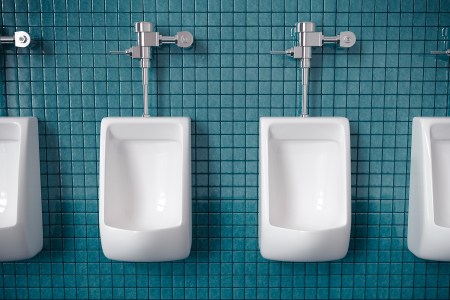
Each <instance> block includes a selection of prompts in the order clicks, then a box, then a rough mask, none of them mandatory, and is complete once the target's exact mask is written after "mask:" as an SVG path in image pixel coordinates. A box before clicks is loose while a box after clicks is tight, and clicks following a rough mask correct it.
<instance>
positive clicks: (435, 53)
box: [431, 49, 450, 56]
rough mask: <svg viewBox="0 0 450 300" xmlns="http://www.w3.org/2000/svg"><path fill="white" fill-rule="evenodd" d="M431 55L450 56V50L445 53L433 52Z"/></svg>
mask: <svg viewBox="0 0 450 300" xmlns="http://www.w3.org/2000/svg"><path fill="white" fill-rule="evenodd" d="M431 54H434V55H447V56H450V49H447V50H444V51H431Z"/></svg>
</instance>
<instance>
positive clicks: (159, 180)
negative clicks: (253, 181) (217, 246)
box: [99, 117, 192, 262]
mask: <svg viewBox="0 0 450 300" xmlns="http://www.w3.org/2000/svg"><path fill="white" fill-rule="evenodd" d="M190 153H191V147H190V119H189V118H175V117H167V118H164V117H150V118H142V117H139V118H105V119H103V121H102V125H101V137H100V184H99V185H100V191H99V196H100V214H99V215H100V236H101V243H102V248H103V252H104V254H105V255H106V257H108V258H110V259H113V260H122V261H135V262H155V261H169V260H178V259H184V258H186V257H187V256H188V255H189V252H190V249H191V236H192V220H191V211H192V208H191V169H190V167H191V156H190Z"/></svg>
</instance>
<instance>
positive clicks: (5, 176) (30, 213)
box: [0, 117, 43, 261]
mask: <svg viewBox="0 0 450 300" xmlns="http://www.w3.org/2000/svg"><path fill="white" fill-rule="evenodd" d="M0 241H1V243H0V261H12V260H22V259H28V258H31V257H33V256H35V255H36V254H37V253H38V252H39V251H41V249H42V245H43V229H42V204H41V183H40V166H39V139H38V122H37V119H36V118H34V117H29V118H26V117H20V118H19V117H5V118H0Z"/></svg>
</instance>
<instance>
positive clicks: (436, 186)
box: [408, 117, 450, 261]
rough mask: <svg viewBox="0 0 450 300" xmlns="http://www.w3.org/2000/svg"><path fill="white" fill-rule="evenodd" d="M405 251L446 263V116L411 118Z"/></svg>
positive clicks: (449, 212)
mask: <svg viewBox="0 0 450 300" xmlns="http://www.w3.org/2000/svg"><path fill="white" fill-rule="evenodd" d="M408 248H409V250H410V251H411V252H412V253H414V255H416V256H417V257H420V258H423V259H430V260H440V261H450V117H441V118H437V117H435V118H432V117H429V118H425V117H420V118H414V119H413V127H412V142H411V172H410V193H409V211H408Z"/></svg>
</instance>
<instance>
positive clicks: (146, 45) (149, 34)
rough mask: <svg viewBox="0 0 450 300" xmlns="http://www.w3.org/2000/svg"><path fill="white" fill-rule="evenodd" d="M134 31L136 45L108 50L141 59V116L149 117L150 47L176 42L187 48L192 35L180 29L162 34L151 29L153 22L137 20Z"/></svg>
mask: <svg viewBox="0 0 450 300" xmlns="http://www.w3.org/2000/svg"><path fill="white" fill-rule="evenodd" d="M135 31H136V33H137V34H138V44H137V46H134V47H131V48H129V49H127V50H125V51H110V53H111V54H126V55H128V56H130V57H131V58H138V59H140V60H141V68H142V87H143V95H144V113H143V115H142V116H143V117H150V114H149V111H148V104H149V103H148V81H149V80H148V71H149V69H150V59H151V55H152V51H151V48H152V47H159V46H161V45H163V44H176V45H177V46H178V47H180V48H189V47H191V46H192V43H193V42H194V37H193V36H192V34H191V33H190V32H189V31H180V32H178V33H177V34H176V35H174V36H164V35H161V34H159V32H155V31H153V24H152V23H150V22H137V23H136V24H135Z"/></svg>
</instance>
